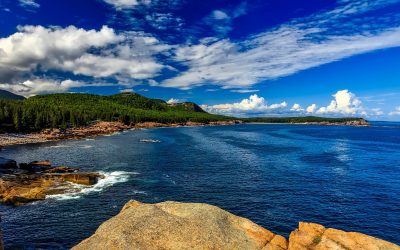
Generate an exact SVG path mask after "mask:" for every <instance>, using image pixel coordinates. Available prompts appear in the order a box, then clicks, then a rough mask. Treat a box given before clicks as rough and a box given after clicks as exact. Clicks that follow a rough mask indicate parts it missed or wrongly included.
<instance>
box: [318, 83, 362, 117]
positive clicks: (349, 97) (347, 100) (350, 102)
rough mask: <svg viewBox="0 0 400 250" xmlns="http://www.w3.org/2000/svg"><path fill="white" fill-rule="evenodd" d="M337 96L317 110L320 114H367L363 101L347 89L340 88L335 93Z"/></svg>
mask: <svg viewBox="0 0 400 250" xmlns="http://www.w3.org/2000/svg"><path fill="white" fill-rule="evenodd" d="M333 97H334V98H335V99H334V100H332V101H331V103H330V104H329V105H328V106H326V107H321V108H319V109H318V110H317V113H318V114H327V113H331V114H344V115H356V114H363V115H365V114H366V113H365V111H364V108H363V107H362V103H361V101H360V100H359V99H358V98H357V97H356V96H355V95H354V94H353V93H351V92H349V91H348V90H347V89H345V90H339V91H338V92H336V94H334V95H333Z"/></svg>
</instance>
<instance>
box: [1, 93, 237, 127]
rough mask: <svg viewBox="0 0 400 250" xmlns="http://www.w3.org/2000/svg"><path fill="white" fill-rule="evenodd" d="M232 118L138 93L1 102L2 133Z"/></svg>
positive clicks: (40, 97) (49, 97)
mask: <svg viewBox="0 0 400 250" xmlns="http://www.w3.org/2000/svg"><path fill="white" fill-rule="evenodd" d="M227 119H230V118H229V117H225V116H218V115H212V114H208V113H206V112H204V111H203V110H202V109H201V108H200V107H199V106H197V105H196V104H186V103H185V104H178V105H173V106H171V105H168V104H167V103H166V102H164V101H162V100H155V99H149V98H146V97H144V96H141V95H138V94H134V93H123V94H118V95H112V96H100V95H91V94H51V95H42V96H35V97H31V98H28V99H25V100H21V101H16V100H0V132H30V131H38V130H41V129H43V128H56V127H58V128H67V127H77V126H85V125H88V124H89V123H90V122H93V121H97V120H101V121H121V122H124V123H126V124H129V123H137V122H145V121H150V122H160V123H181V122H187V121H192V122H209V121H217V120H227Z"/></svg>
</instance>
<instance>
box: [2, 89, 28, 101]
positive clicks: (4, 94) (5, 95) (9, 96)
mask: <svg viewBox="0 0 400 250" xmlns="http://www.w3.org/2000/svg"><path fill="white" fill-rule="evenodd" d="M0 99H3V100H24V99H25V97H23V96H20V95H16V94H14V93H11V92H9V91H6V90H2V89H0Z"/></svg>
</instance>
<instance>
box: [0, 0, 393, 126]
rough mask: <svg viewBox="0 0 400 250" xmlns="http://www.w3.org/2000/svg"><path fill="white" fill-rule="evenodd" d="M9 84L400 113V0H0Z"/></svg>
mask: <svg viewBox="0 0 400 250" xmlns="http://www.w3.org/2000/svg"><path fill="white" fill-rule="evenodd" d="M0 89H5V90H8V91H11V92H13V93H16V94H20V95H24V96H26V97H30V96H34V95H38V94H48V93H61V92H82V93H93V94H104V95H110V94H116V93H120V92H136V93H139V94H142V95H144V96H148V97H151V98H160V99H164V100H166V101H168V102H170V103H173V102H183V101H192V102H196V103H198V104H200V105H201V106H202V107H203V108H204V109H205V110H207V111H208V112H211V113H218V114H225V115H234V116H238V117H243V116H304V115H317V116H329V117H350V116H354V117H364V118H367V119H369V120H392V121H400V0H324V1H321V0H290V1H289V0H253V1H251V0H246V1H243V0H229V1H227V0H202V1H195V0H85V1H82V0H57V1H54V0H0Z"/></svg>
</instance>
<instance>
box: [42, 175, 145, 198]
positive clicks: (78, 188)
mask: <svg viewBox="0 0 400 250" xmlns="http://www.w3.org/2000/svg"><path fill="white" fill-rule="evenodd" d="M99 173H100V174H102V175H104V176H105V177H104V179H99V180H98V182H97V183H96V184H95V185H93V186H86V185H79V184H75V183H68V185H69V188H68V191H67V192H66V193H64V194H53V195H47V196H46V198H50V199H56V200H71V199H79V198H81V197H82V196H83V195H87V194H90V193H93V192H101V191H103V190H104V189H106V188H108V187H111V186H113V185H115V184H117V183H122V182H127V181H128V180H129V177H130V176H132V175H137V174H139V173H138V172H126V171H114V172H109V173H107V172H99ZM138 192H141V191H138Z"/></svg>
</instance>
